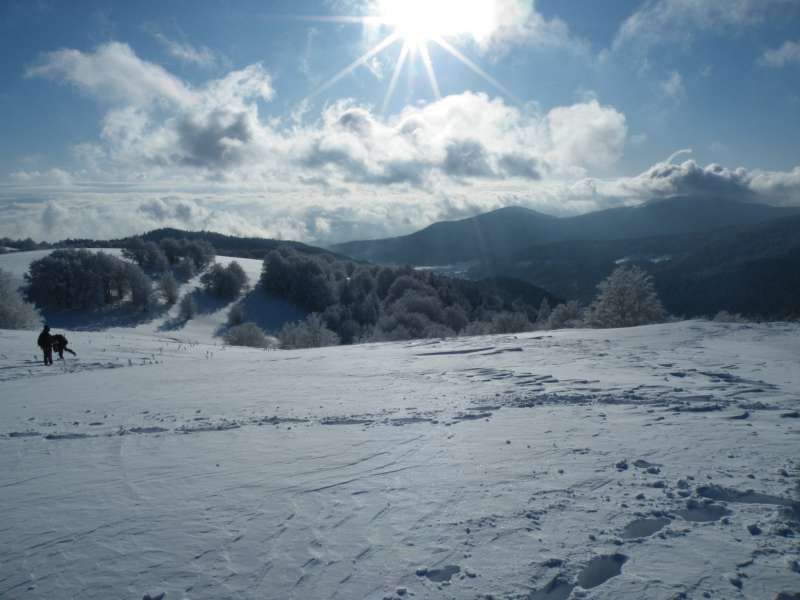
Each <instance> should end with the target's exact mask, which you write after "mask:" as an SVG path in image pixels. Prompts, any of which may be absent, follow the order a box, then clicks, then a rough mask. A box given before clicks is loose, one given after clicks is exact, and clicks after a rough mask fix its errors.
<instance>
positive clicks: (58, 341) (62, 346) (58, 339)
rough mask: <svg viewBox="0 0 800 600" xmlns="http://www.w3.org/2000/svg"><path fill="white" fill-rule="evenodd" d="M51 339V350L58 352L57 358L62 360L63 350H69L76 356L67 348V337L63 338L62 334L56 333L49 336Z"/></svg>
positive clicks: (73, 354)
mask: <svg viewBox="0 0 800 600" xmlns="http://www.w3.org/2000/svg"><path fill="white" fill-rule="evenodd" d="M51 339H52V340H53V351H54V352H58V358H60V359H61V360H64V352H69V353H70V354H72V356H78V355H77V354H75V353H74V352H73V351H72V350H70V349H69V348H67V344H68V343H69V342H67V338H65V337H64V336H63V335H62V334H60V333H57V334H55V335H54V336H51Z"/></svg>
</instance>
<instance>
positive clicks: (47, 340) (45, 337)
mask: <svg viewBox="0 0 800 600" xmlns="http://www.w3.org/2000/svg"><path fill="white" fill-rule="evenodd" d="M36 343H37V344H39V348H41V349H42V352H43V353H44V364H46V365H52V364H53V336H51V335H50V327H48V326H47V325H45V326H44V329H42V333H40V334H39V339H37V340H36Z"/></svg>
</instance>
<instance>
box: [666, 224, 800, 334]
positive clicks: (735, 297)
mask: <svg viewBox="0 0 800 600" xmlns="http://www.w3.org/2000/svg"><path fill="white" fill-rule="evenodd" d="M652 271H653V275H654V277H655V282H656V287H657V289H658V291H659V295H660V296H661V298H662V300H663V302H664V305H665V306H666V307H667V308H668V309H669V310H670V311H671V312H672V313H673V314H677V315H685V316H698V315H710V314H714V313H716V312H717V311H720V310H727V311H729V312H737V313H742V314H745V315H760V316H764V317H789V318H798V317H800V217H789V218H784V219H779V220H775V221H769V222H766V223H761V224H758V225H753V226H750V227H740V228H734V229H729V230H721V231H719V232H716V233H715V234H714V235H712V236H709V237H708V239H706V240H704V241H703V243H702V244H698V245H697V246H696V247H695V248H693V249H692V250H691V251H690V252H687V253H686V254H685V255H683V256H682V257H679V258H677V259H676V260H672V261H665V262H663V263H660V264H658V265H655V266H654V268H653V269H652Z"/></svg>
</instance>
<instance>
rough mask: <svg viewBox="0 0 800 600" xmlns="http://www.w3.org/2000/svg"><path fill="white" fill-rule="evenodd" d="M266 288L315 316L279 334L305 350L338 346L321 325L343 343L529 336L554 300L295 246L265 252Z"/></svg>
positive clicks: (497, 283)
mask: <svg viewBox="0 0 800 600" xmlns="http://www.w3.org/2000/svg"><path fill="white" fill-rule="evenodd" d="M261 286H262V288H263V289H264V290H265V291H266V292H268V293H271V294H274V295H277V296H280V297H282V298H285V299H287V300H289V301H291V302H293V303H294V304H297V305H299V306H301V307H303V308H305V309H306V310H308V311H309V312H311V313H314V314H316V315H317V316H315V317H313V321H311V322H303V323H301V324H292V326H291V327H287V328H286V329H285V331H283V332H282V333H281V335H279V337H280V338H281V340H282V341H284V340H285V344H286V345H291V346H292V347H301V346H300V345H299V344H302V345H303V347H305V346H307V345H308V344H309V342H308V341H307V340H312V342H313V343H315V344H321V343H322V342H321V341H320V340H324V343H325V345H328V344H331V343H337V342H336V340H335V339H334V338H332V337H330V336H328V335H327V334H326V333H325V332H324V331H321V330H320V329H319V327H320V326H324V328H325V329H326V330H327V331H329V332H331V333H333V334H335V336H336V337H337V338H338V341H339V342H340V343H344V344H350V343H353V342H361V341H382V340H407V339H415V338H426V337H445V336H453V335H457V334H468V333H470V332H472V331H476V330H480V332H486V333H495V332H502V333H507V332H516V331H527V330H529V329H531V328H533V323H532V321H535V320H536V316H537V308H536V307H537V306H538V305H539V304H540V303H541V301H542V299H543V298H547V297H550V298H551V299H553V300H555V299H554V298H553V297H552V296H549V294H547V293H546V292H544V291H543V290H540V289H539V288H535V287H534V286H531V285H529V284H526V283H524V282H518V281H513V280H502V279H495V280H486V281H482V282H474V281H467V280H460V279H452V278H448V277H445V276H441V275H437V274H434V273H430V272H427V271H417V270H414V269H412V268H410V267H404V268H390V267H379V266H376V265H370V264H364V263H357V262H355V261H350V260H346V259H342V258H340V257H336V256H334V255H328V254H314V255H312V254H305V253H301V252H298V251H296V250H295V249H293V248H289V247H281V248H278V249H275V250H272V251H271V252H269V253H268V254H267V255H266V257H265V259H264V263H263V270H262V275H261ZM309 331H311V332H313V333H314V335H316V334H317V333H319V334H320V337H319V338H316V337H314V335H312V334H311V333H309ZM326 336H327V337H326ZM298 340H299V341H298Z"/></svg>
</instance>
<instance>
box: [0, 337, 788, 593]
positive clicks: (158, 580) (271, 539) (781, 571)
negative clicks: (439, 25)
mask: <svg viewBox="0 0 800 600" xmlns="http://www.w3.org/2000/svg"><path fill="white" fill-rule="evenodd" d="M173 333H174V332H166V333H165V332H161V333H159V332H158V331H157V330H156V331H152V332H150V333H149V334H145V332H143V331H136V330H125V329H122V328H116V329H110V330H108V331H100V332H90V331H85V332H83V331H81V332H72V333H70V334H69V338H70V341H71V345H72V346H73V347H74V348H75V350H76V351H77V352H78V354H79V357H78V358H77V359H73V358H71V357H70V358H68V359H67V360H66V361H65V362H64V363H60V361H56V365H55V366H54V367H52V368H48V369H45V368H44V367H42V366H39V364H37V363H36V362H35V361H34V337H35V336H33V335H32V334H31V333H30V332H10V331H0V398H2V399H1V400H0V515H2V519H1V520H0V542H2V543H0V597H2V598H4V599H5V598H47V599H52V598H72V597H75V598H82V599H91V598H97V599H104V600H105V599H108V598H137V599H138V598H141V597H142V596H144V595H145V594H151V595H152V596H156V595H157V594H160V593H162V592H165V593H166V595H165V598H166V600H173V599H181V598H215V599H218V598H237V599H240V598H253V599H255V598H276V599H277V598H298V599H313V598H341V599H346V600H350V599H356V598H376V599H382V598H386V597H388V598H400V597H403V596H405V597H410V596H411V595H412V594H413V595H414V597H415V598H470V599H473V598H490V597H492V598H497V599H500V598H523V599H524V598H528V599H532V600H541V599H547V600H552V599H562V600H563V599H566V598H604V599H619V598H637V599H639V598H664V599H667V598H758V599H761V598H764V599H769V600H771V599H773V598H776V597H778V594H780V593H781V592H787V593H798V592H800V565H798V560H800V550H799V549H798V538H797V536H798V535H800V525H798V521H800V508H798V500H799V499H800V495H799V494H798V493H799V492H800V487H799V486H798V482H800V463H798V456H800V453H798V450H800V426H799V425H800V420H798V416H800V415H798V412H797V411H798V410H800V401H799V400H798V398H800V368H799V367H800V364H798V363H799V362H800V360H799V359H800V327H798V326H797V325H790V324H772V325H754V326H746V325H738V324H733V325H725V324H714V323H707V322H684V323H676V324H668V325H659V326H650V327H641V328H635V329H627V330H602V331H582V330H571V331H558V332H538V333H530V334H523V335H507V336H491V337H477V338H462V339H453V340H445V341H425V342H414V343H395V344H375V345H364V346H353V347H337V348H327V349H317V350H308V351H275V350H273V351H258V350H249V349H233V348H223V347H221V346H219V345H215V344H213V343H187V341H186V340H183V339H181V338H180V335H178V334H177V333H176V334H175V335H173ZM784 597H786V598H792V597H794V596H784Z"/></svg>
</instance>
